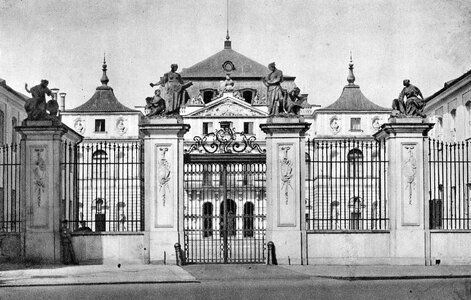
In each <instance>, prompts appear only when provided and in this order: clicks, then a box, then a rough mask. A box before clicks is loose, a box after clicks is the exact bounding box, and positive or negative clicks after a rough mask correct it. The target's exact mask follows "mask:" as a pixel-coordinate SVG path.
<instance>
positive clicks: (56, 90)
mask: <svg viewBox="0 0 471 300" xmlns="http://www.w3.org/2000/svg"><path fill="white" fill-rule="evenodd" d="M57 93H59V89H57V88H53V89H51V94H52V100H56V101H57Z"/></svg>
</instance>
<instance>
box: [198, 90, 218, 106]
mask: <svg viewBox="0 0 471 300" xmlns="http://www.w3.org/2000/svg"><path fill="white" fill-rule="evenodd" d="M200 92H201V95H202V96H203V102H204V103H205V104H206V103H209V102H211V100H212V99H213V98H214V97H216V95H217V90H214V89H204V90H201V91H200Z"/></svg>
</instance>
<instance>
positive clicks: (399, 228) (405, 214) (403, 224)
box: [374, 118, 433, 265]
mask: <svg viewBox="0 0 471 300" xmlns="http://www.w3.org/2000/svg"><path fill="white" fill-rule="evenodd" d="M432 127H433V124H430V123H423V119H422V118H400V119H399V118H398V119H396V118H391V119H390V123H387V124H383V125H382V126H381V128H380V130H379V131H378V132H377V133H376V134H375V135H374V136H375V138H376V139H377V140H385V141H386V148H387V151H388V157H389V165H388V179H389V180H388V182H387V184H388V186H387V190H388V197H387V199H388V200H389V212H390V235H389V237H390V238H389V259H390V263H391V264H401V265H424V262H425V264H428V263H429V254H428V252H429V247H430V246H429V243H430V241H429V239H428V237H427V236H428V234H427V231H428V230H429V229H428V206H426V205H424V199H425V192H424V191H425V190H426V189H425V188H424V186H425V185H426V184H427V182H426V180H425V178H426V177H425V172H424V170H425V167H426V165H424V159H423V158H424V156H425V155H424V153H425V152H424V143H425V139H426V138H427V133H428V131H429V130H430V129H432Z"/></svg>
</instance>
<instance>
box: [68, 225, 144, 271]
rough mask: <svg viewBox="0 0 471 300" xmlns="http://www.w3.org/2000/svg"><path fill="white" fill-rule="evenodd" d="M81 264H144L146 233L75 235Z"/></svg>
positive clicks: (73, 239)
mask: <svg viewBox="0 0 471 300" xmlns="http://www.w3.org/2000/svg"><path fill="white" fill-rule="evenodd" d="M72 243H73V245H74V250H75V255H76V256H77V259H78V260H79V262H94V263H103V264H105V263H134V264H135V263H138V264H142V263H144V251H145V250H144V233H137V232H132V233H123V232H119V233H73V234H72Z"/></svg>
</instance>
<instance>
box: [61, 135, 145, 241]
mask: <svg viewBox="0 0 471 300" xmlns="http://www.w3.org/2000/svg"><path fill="white" fill-rule="evenodd" d="M64 150H65V153H67V154H66V155H65V156H64V160H63V161H62V170H63V175H64V176H62V186H63V195H65V199H64V200H63V201H65V202H66V205H65V206H64V207H66V211H65V216H66V218H68V219H69V221H70V223H71V224H70V226H71V228H74V229H77V228H78V227H79V223H80V221H84V222H85V226H86V227H89V228H90V229H91V230H92V231H97V232H100V231H142V230H144V190H143V189H144V173H143V171H144V170H143V166H144V156H143V144H142V142H141V141H129V142H95V143H90V142H88V143H84V144H80V145H77V146H71V145H66V144H64Z"/></svg>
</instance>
